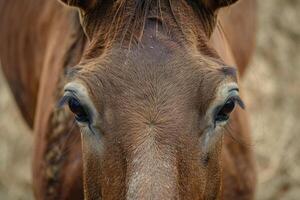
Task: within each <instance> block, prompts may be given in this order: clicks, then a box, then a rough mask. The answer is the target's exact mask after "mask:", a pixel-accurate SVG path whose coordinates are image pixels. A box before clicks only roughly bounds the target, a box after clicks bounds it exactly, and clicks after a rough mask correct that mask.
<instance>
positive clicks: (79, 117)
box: [68, 98, 90, 123]
mask: <svg viewBox="0 0 300 200" xmlns="http://www.w3.org/2000/svg"><path fill="white" fill-rule="evenodd" d="M68 105H69V108H70V110H71V112H72V113H74V115H75V119H76V121H78V122H85V123H86V122H89V121H90V120H89V115H88V112H87V111H86V109H85V108H84V106H82V105H81V104H80V102H79V101H78V100H77V99H75V98H70V99H69V101H68Z"/></svg>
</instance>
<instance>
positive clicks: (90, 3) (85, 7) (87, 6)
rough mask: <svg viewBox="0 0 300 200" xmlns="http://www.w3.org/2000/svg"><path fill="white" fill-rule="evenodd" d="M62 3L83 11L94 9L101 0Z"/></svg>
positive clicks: (64, 0)
mask: <svg viewBox="0 0 300 200" xmlns="http://www.w3.org/2000/svg"><path fill="white" fill-rule="evenodd" d="M60 1H61V2H63V3H65V4H67V5H69V6H74V7H77V8H80V9H82V10H89V9H91V8H93V7H94V6H95V5H96V4H97V2H98V1H99V0H60Z"/></svg>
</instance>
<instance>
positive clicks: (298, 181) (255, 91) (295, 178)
mask: <svg viewBox="0 0 300 200" xmlns="http://www.w3.org/2000/svg"><path fill="white" fill-rule="evenodd" d="M258 22H259V26H258V41H257V51H256V54H255V58H254V59H253V62H252V64H251V68H250V69H249V70H248V72H247V75H246V77H245V79H244V80H243V82H242V84H243V85H244V90H245V91H247V97H246V102H247V104H248V110H249V113H251V123H252V130H253V140H254V145H253V147H252V148H253V149H254V151H255V153H256V158H257V163H258V173H259V184H258V190H257V199H262V200H277V199H286V200H297V199H300V147H299V143H300V121H299V119H300V118H299V116H300V89H299V87H300V66H299V65H300V57H299V56H298V54H299V52H300V1H299V0H284V1H283V0H263V1H259V20H258ZM0 97H1V98H0V199H8V200H21V199H24V200H27V199H33V197H32V191H31V177H30V162H31V150H32V136H31V135H30V133H29V130H28V129H27V127H26V126H25V125H24V122H23V121H22V120H21V118H20V115H19V113H18V111H17V110H16V108H15V103H14V102H13V99H12V97H11V93H10V92H9V90H8V88H7V85H6V83H5V81H4V78H3V76H2V74H1V73H0Z"/></svg>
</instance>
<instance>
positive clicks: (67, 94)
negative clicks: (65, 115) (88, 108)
mask: <svg viewBox="0 0 300 200" xmlns="http://www.w3.org/2000/svg"><path fill="white" fill-rule="evenodd" d="M70 98H75V99H76V100H77V101H79V102H80V100H79V98H78V97H77V95H76V93H75V92H74V91H72V90H65V94H64V95H63V97H62V98H61V99H60V100H58V102H57V107H58V108H61V107H63V106H64V105H65V104H66V103H67V102H68V101H69V99H70Z"/></svg>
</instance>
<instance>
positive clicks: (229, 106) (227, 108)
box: [215, 98, 236, 122]
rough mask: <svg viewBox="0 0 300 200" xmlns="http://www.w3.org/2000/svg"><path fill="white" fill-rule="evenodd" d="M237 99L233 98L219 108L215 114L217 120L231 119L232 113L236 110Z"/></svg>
mask: <svg viewBox="0 0 300 200" xmlns="http://www.w3.org/2000/svg"><path fill="white" fill-rule="evenodd" d="M235 102H236V101H235V99H233V98H231V99H228V100H227V101H226V103H225V104H224V105H223V106H222V107H221V108H220V109H219V110H218V112H217V114H216V116H215V122H224V121H227V120H228V119H229V115H230V113H231V112H232V111H233V110H234V107H235Z"/></svg>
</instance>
